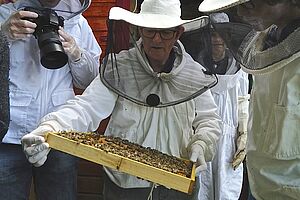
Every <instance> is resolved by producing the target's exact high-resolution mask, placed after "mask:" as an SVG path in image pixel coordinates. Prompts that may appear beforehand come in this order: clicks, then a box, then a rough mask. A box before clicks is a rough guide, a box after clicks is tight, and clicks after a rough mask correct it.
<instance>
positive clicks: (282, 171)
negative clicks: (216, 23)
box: [199, 0, 300, 200]
mask: <svg viewBox="0 0 300 200" xmlns="http://www.w3.org/2000/svg"><path fill="white" fill-rule="evenodd" d="M233 6H236V10H237V14H238V15H239V16H240V17H241V18H242V19H243V20H244V21H245V22H247V23H249V24H251V25H252V27H253V28H254V29H255V30H256V32H249V33H248V34H247V35H246V37H245V39H244V40H243V41H242V42H241V43H240V44H241V45H239V46H238V47H237V48H236V49H238V51H237V52H236V53H237V54H236V57H237V58H238V59H239V61H240V62H241V64H242V65H241V66H242V68H243V70H244V71H246V72H248V73H250V74H252V75H253V79H254V81H253V87H252V92H251V98H250V115H249V116H250V118H249V123H248V141H247V142H248V145H247V161H246V163H247V170H248V178H249V185H250V190H251V193H252V195H253V196H254V197H251V198H252V199H253V198H255V199H258V200H261V199H282V200H285V199H299V197H300V179H299V178H295V177H299V166H300V158H299V154H300V145H299V144H300V137H299V128H300V127H299V124H300V123H299V121H300V112H299V111H300V98H299V97H300V81H299V80H300V78H299V77H300V76H299V75H300V51H299V50H300V46H299V45H298V44H299V41H300V1H297V0H204V1H203V2H202V3H201V4H200V6H199V10H200V11H202V12H219V11H220V10H224V11H225V10H226V9H227V8H230V7H233ZM240 30H241V29H231V31H232V32H234V31H235V33H236V34H238V33H239V32H240ZM219 32H221V31H219ZM228 42H229V43H228V44H229V45H230V40H229V41H228Z"/></svg>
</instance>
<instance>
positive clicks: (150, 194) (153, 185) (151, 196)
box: [147, 183, 157, 200]
mask: <svg viewBox="0 0 300 200" xmlns="http://www.w3.org/2000/svg"><path fill="white" fill-rule="evenodd" d="M156 187H157V185H156V184H155V183H152V187H151V190H150V193H149V195H148V198H147V200H152V198H153V190H154V188H156Z"/></svg>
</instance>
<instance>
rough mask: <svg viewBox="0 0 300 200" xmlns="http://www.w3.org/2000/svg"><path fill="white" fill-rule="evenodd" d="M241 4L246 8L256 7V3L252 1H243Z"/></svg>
mask: <svg viewBox="0 0 300 200" xmlns="http://www.w3.org/2000/svg"><path fill="white" fill-rule="evenodd" d="M240 6H242V7H244V8H246V9H254V8H255V4H254V3H253V2H252V1H248V2H246V3H242V4H240Z"/></svg>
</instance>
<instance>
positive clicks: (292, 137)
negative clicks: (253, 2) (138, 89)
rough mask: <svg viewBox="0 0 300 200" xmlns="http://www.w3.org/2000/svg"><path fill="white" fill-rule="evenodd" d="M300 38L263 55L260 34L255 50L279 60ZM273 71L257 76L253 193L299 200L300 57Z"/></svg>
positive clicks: (260, 199)
mask: <svg viewBox="0 0 300 200" xmlns="http://www.w3.org/2000/svg"><path fill="white" fill-rule="evenodd" d="M299 34H300V28H298V29H297V30H296V31H294V32H293V33H292V34H290V35H289V36H288V38H287V39H285V40H284V41H283V42H282V43H280V44H278V45H277V46H275V47H273V48H270V49H267V50H265V51H261V50H260V49H262V48H261V47H262V41H263V38H264V37H265V34H264V33H261V34H260V35H259V37H258V39H257V40H256V41H255V43H254V45H255V46H256V47H257V49H258V52H257V53H258V54H259V55H260V56H264V57H266V58H272V56H273V58H276V59H278V57H274V55H278V53H280V52H281V51H283V50H282V46H284V45H285V46H287V47H290V48H292V47H295V46H294V44H295V43H296V42H299V40H296V41H294V40H292V41H291V40H289V39H290V38H291V37H294V36H296V35H298V36H299ZM287 42H290V43H287ZM297 48H299V46H298V47H297ZM268 68H269V69H268V73H263V74H260V73H259V72H257V73H254V86H253V89H252V94H251V95H252V96H251V101H250V121H249V131H248V133H249V134H248V137H249V140H248V152H247V169H248V174H249V183H250V188H251V192H252V193H253V195H254V197H255V198H256V199H257V200H266V199H273V200H287V199H290V200H292V199H293V200H296V199H300V178H299V177H300V172H299V169H300V156H299V155H300V136H299V135H300V52H299V51H298V52H297V53H294V54H293V55H292V56H290V57H287V58H283V59H281V61H279V62H276V63H274V64H273V65H271V66H269V67H268ZM251 119H252V120H251Z"/></svg>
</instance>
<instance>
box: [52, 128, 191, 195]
mask: <svg viewBox="0 0 300 200" xmlns="http://www.w3.org/2000/svg"><path fill="white" fill-rule="evenodd" d="M47 142H48V143H49V145H50V147H51V148H53V149H57V150H60V151H62V152H66V153H69V154H71V155H74V156H77V157H80V158H83V159H86V160H89V161H91V162H94V163H98V164H101V165H104V166H106V167H110V168H112V169H116V170H119V171H121V172H125V173H128V174H131V175H134V176H137V177H140V178H142V179H145V180H148V181H151V182H154V183H158V184H160V185H164V186H166V187H168V188H172V189H175V190H178V191H181V192H185V193H191V192H192V188H193V185H194V182H195V165H194V166H193V172H192V175H191V178H187V177H184V176H181V175H178V174H174V173H171V172H168V171H165V170H162V169H158V168H155V167H153V166H150V165H146V164H144V163H140V162H137V161H135V160H131V159H129V158H125V157H122V156H119V155H117V154H112V153H109V152H105V151H103V150H101V149H97V148H95V147H92V146H88V145H85V144H81V143H77V142H75V141H72V140H69V139H67V138H64V137H61V136H58V135H56V134H53V133H49V134H48V135H47Z"/></svg>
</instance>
